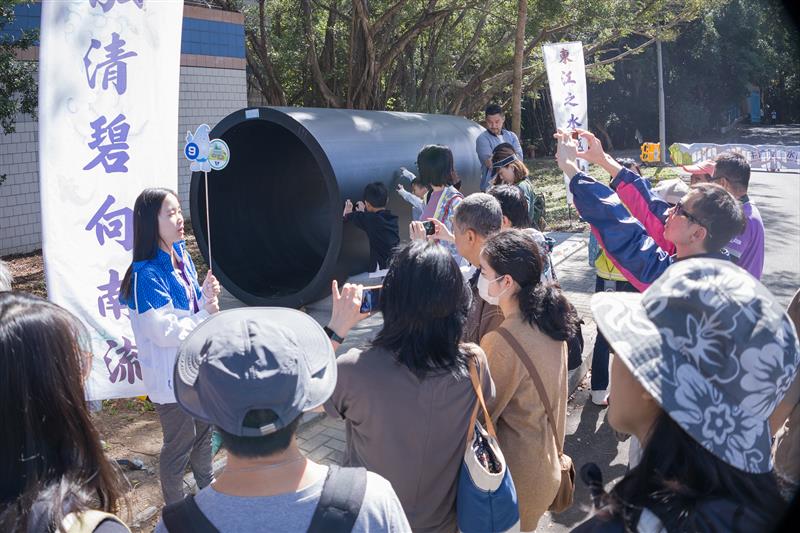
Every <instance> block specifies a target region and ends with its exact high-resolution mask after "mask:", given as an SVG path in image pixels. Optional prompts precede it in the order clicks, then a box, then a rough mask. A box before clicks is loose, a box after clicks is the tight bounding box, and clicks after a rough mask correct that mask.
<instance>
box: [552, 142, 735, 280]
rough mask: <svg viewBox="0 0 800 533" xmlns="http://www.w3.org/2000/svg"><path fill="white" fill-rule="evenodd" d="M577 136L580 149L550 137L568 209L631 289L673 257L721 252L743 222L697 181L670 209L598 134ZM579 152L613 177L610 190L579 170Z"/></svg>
mask: <svg viewBox="0 0 800 533" xmlns="http://www.w3.org/2000/svg"><path fill="white" fill-rule="evenodd" d="M578 133H579V135H580V136H581V137H583V138H584V139H585V140H586V142H587V149H586V150H585V151H579V150H578V144H577V141H576V140H574V139H572V137H571V135H570V133H568V132H564V131H561V130H559V132H558V133H556V134H555V138H556V139H557V140H558V153H557V159H558V166H559V167H560V168H561V170H562V171H564V173H566V174H567V175H568V176H571V180H570V183H569V189H570V191H571V192H572V195H573V201H574V204H575V209H577V210H578V213H579V214H580V215H581V218H583V219H584V220H586V221H587V222H588V223H589V224H590V225H591V228H592V233H593V234H594V235H595V237H596V238H597V240H598V242H599V243H600V246H602V247H603V249H604V250H605V252H606V255H607V256H608V258H609V259H610V260H611V261H612V262H613V263H614V265H615V266H616V267H617V269H619V271H620V272H622V274H623V275H624V276H625V278H626V279H627V280H628V281H630V283H631V284H632V285H633V286H634V287H636V288H637V289H639V290H640V291H643V290H645V289H646V288H647V287H649V286H650V284H651V283H653V282H654V281H655V280H656V279H658V277H659V276H660V275H661V274H662V273H663V272H664V271H665V270H666V269H667V268H668V267H669V266H670V265H671V264H672V263H673V262H674V261H678V260H681V259H685V258H687V257H698V256H706V257H712V258H725V257H726V256H725V255H724V254H723V253H722V251H721V249H722V248H723V247H724V246H725V245H726V244H727V243H728V241H730V239H731V237H733V236H734V235H738V234H740V233H741V232H742V231H743V230H744V225H745V219H744V214H743V212H742V208H741V206H740V204H739V203H738V202H737V201H736V199H735V198H734V197H733V196H731V194H730V193H728V192H727V191H726V190H725V189H724V188H722V187H721V186H719V185H715V184H712V183H704V184H700V185H695V186H693V187H692V189H691V190H690V191H689V192H688V193H687V194H686V196H684V197H683V199H681V201H680V202H678V203H677V204H676V205H675V206H670V205H669V204H667V203H666V202H664V201H663V200H661V199H660V198H658V197H657V196H656V195H654V194H653V193H652V192H651V191H650V185H649V183H647V181H646V180H644V179H643V178H642V177H641V176H639V175H637V174H635V173H634V172H631V171H630V170H628V169H626V168H624V167H623V166H622V165H620V164H619V163H617V162H616V161H615V160H614V158H613V157H611V156H609V155H608V154H606V153H605V152H604V151H603V146H602V144H601V143H600V140H599V139H597V137H595V136H594V135H592V134H591V133H590V132H588V131H584V130H578ZM578 157H580V158H581V159H584V160H586V161H588V162H589V163H594V164H596V165H599V166H600V167H602V168H603V169H604V170H605V171H606V172H608V173H609V174H611V176H614V179H613V180H612V182H611V187H609V186H607V185H604V184H603V183H600V182H598V181H596V180H595V179H594V178H592V177H590V176H588V175H586V174H584V173H583V172H581V171H580V169H579V168H578V165H577V163H576V159H577V158H578ZM612 187H613V188H614V189H616V192H615V191H614V190H612Z"/></svg>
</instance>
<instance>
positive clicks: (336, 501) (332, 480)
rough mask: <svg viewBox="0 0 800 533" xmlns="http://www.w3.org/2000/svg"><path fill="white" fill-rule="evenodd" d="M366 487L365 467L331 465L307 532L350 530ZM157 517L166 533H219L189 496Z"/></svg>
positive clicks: (341, 531) (344, 531) (191, 496)
mask: <svg viewBox="0 0 800 533" xmlns="http://www.w3.org/2000/svg"><path fill="white" fill-rule="evenodd" d="M366 490H367V470H366V469H365V468H342V467H340V466H336V465H331V466H330V469H329V470H328V476H327V477H326V478H325V485H323V487H322V494H321V495H320V498H319V503H317V508H316V509H315V510H314V516H313V517H312V518H311V524H310V525H309V526H308V533H350V531H352V530H353V525H354V524H355V523H356V519H357V518H358V513H359V511H360V510H361V504H362V503H363V502H364V494H365V493H366ZM161 517H162V518H163V520H164V526H166V528H167V531H169V533H219V530H218V529H217V528H216V527H214V524H212V523H211V522H210V521H209V519H208V518H206V516H205V515H204V514H203V512H202V511H201V510H200V508H199V507H198V506H197V503H196V502H195V501H194V496H193V495H189V496H187V497H186V498H184V499H183V500H181V501H179V502H176V503H173V504H170V505H167V506H166V507H164V510H163V511H162V512H161Z"/></svg>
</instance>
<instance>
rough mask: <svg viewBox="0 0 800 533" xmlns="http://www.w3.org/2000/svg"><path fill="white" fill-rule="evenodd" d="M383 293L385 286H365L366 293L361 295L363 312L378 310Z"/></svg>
mask: <svg viewBox="0 0 800 533" xmlns="http://www.w3.org/2000/svg"><path fill="white" fill-rule="evenodd" d="M382 293H383V286H381V285H379V286H377V287H364V293H363V294H362V296H361V309H360V311H361V312H362V313H372V312H373V311H377V310H378V308H379V307H380V304H381V294H382Z"/></svg>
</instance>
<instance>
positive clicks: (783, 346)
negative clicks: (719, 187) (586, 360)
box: [592, 258, 800, 473]
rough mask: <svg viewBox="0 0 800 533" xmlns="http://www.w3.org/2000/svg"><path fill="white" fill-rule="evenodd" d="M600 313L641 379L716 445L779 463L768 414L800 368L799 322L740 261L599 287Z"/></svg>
mask: <svg viewBox="0 0 800 533" xmlns="http://www.w3.org/2000/svg"><path fill="white" fill-rule="evenodd" d="M592 312H593V314H594V318H595V321H596V322H597V325H598V327H599V328H600V331H601V332H602V333H603V335H604V336H605V338H606V339H607V340H608V342H609V343H610V345H611V347H612V349H613V351H614V353H615V354H617V356H618V357H619V358H620V359H621V360H622V361H623V362H624V363H625V365H626V366H627V367H628V368H629V369H630V370H631V372H633V374H634V376H635V377H636V379H637V380H638V381H639V382H640V383H641V384H642V386H643V387H644V388H645V389H646V390H647V391H648V393H650V394H651V395H652V396H653V398H655V400H656V401H657V402H658V403H659V404H660V405H661V407H662V408H663V409H664V411H666V412H667V414H669V416H670V417H671V418H672V419H673V420H675V422H677V423H678V424H679V425H680V426H681V427H682V428H683V429H684V430H685V431H686V432H687V433H688V434H689V435H691V436H692V438H694V439H695V440H696V441H697V442H699V443H700V444H701V445H702V446H703V447H704V448H706V449H707V450H708V451H709V452H711V453H713V454H714V455H715V456H716V457H718V458H719V459H721V460H723V461H725V462H726V463H728V464H730V465H732V466H734V467H736V468H738V469H740V470H743V471H745V472H750V473H764V472H769V471H770V470H771V469H772V462H771V457H770V443H771V435H770V429H769V423H768V418H769V416H770V414H772V411H773V410H774V409H775V406H776V405H777V404H778V402H779V401H780V400H781V399H783V396H784V395H785V394H786V391H787V390H788V389H789V386H790V385H791V383H792V382H793V381H794V379H795V376H796V375H797V369H798V364H799V363H800V345H798V340H797V333H796V332H795V329H794V325H793V324H792V322H791V320H790V319H789V317H788V315H786V313H785V312H784V310H783V308H782V307H781V306H780V305H779V304H778V303H777V302H776V301H775V298H774V297H773V296H772V294H771V293H770V292H769V291H768V290H767V288H766V287H764V286H763V285H762V284H761V283H760V282H759V281H757V280H756V279H755V278H753V277H752V276H750V274H748V273H747V272H745V271H744V270H742V269H740V268H739V267H737V266H736V265H734V264H733V263H730V262H728V261H724V260H717V259H707V258H703V259H699V258H698V259H686V260H683V261H679V262H677V263H675V264H674V265H672V266H671V267H670V268H669V269H667V271H666V272H665V273H664V274H663V275H662V276H661V277H660V278H659V279H658V280H657V281H656V282H655V283H653V284H652V285H651V286H650V288H648V289H647V290H646V291H645V292H644V293H643V294H631V293H620V292H614V293H598V294H595V295H594V296H593V297H592Z"/></svg>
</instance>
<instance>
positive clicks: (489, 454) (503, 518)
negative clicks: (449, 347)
mask: <svg viewBox="0 0 800 533" xmlns="http://www.w3.org/2000/svg"><path fill="white" fill-rule="evenodd" d="M469 376H470V379H471V380H472V387H473V388H474V389H475V394H476V395H477V397H478V401H477V402H475V409H474V410H473V411H472V417H471V418H470V423H469V429H468V430H467V443H466V449H465V450H464V461H463V462H462V463H461V471H460V472H459V476H458V493H457V496H456V515H457V518H458V529H459V530H460V531H461V532H462V533H499V532H504V531H519V507H518V505H517V491H516V489H515V488H514V481H513V480H512V479H511V472H509V470H508V465H507V464H506V459H505V457H503V452H501V451H500V446H499V445H498V444H497V433H495V430H494V424H492V419H491V417H490V416H489V411H488V409H486V403H485V402H484V400H483V389H482V388H481V384H480V380H479V379H478V371H477V368H476V363H475V357H472V358H470V362H469ZM478 407H480V408H481V409H483V416H484V420H485V421H486V429H484V428H483V426H482V425H481V423H480V422H479V421H478Z"/></svg>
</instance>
